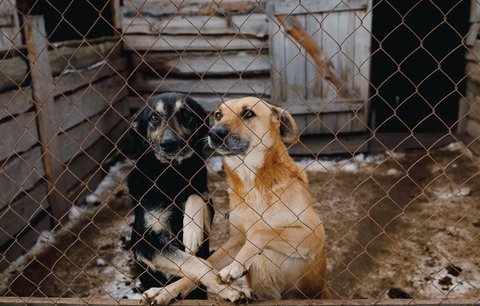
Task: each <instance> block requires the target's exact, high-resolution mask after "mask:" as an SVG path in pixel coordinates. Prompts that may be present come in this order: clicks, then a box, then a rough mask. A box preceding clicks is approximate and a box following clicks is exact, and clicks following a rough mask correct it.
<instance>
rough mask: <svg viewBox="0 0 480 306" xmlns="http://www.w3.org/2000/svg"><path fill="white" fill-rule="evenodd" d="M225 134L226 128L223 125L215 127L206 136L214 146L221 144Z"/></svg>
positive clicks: (226, 132)
mask: <svg viewBox="0 0 480 306" xmlns="http://www.w3.org/2000/svg"><path fill="white" fill-rule="evenodd" d="M227 136H228V129H227V128H225V127H224V126H218V127H215V128H213V129H211V130H210V131H209V132H208V137H210V141H211V142H212V143H213V144H214V145H216V146H218V145H220V144H222V143H223V141H224V139H225V138H226V137H227Z"/></svg>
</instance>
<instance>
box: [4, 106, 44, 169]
mask: <svg viewBox="0 0 480 306" xmlns="http://www.w3.org/2000/svg"><path fill="white" fill-rule="evenodd" d="M0 128H1V130H2V131H8V133H7V132H5V133H2V141H1V142H0V161H1V160H4V159H5V158H7V157H9V156H11V155H14V154H15V153H21V152H25V151H27V150H28V149H30V148H31V147H33V146H34V145H35V144H37V142H38V132H37V125H36V122H35V113H34V112H29V113H25V114H21V115H18V116H17V117H15V118H12V119H10V120H8V121H6V122H3V123H1V124H0Z"/></svg>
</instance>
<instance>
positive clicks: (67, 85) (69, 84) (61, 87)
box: [55, 57, 127, 94]
mask: <svg viewBox="0 0 480 306" xmlns="http://www.w3.org/2000/svg"><path fill="white" fill-rule="evenodd" d="M126 68H127V62H126V59H125V58H123V57H119V58H116V59H113V60H111V61H110V60H108V61H107V62H103V63H102V64H101V65H99V66H95V67H92V68H87V69H80V70H74V71H72V72H70V73H67V74H62V75H60V76H58V77H57V78H56V79H55V88H56V94H61V93H65V92H69V91H74V90H77V89H79V88H81V87H84V86H85V85H88V84H90V83H95V82H96V81H98V80H100V79H102V78H105V77H107V76H111V75H114V74H116V75H121V76H124V75H125V74H124V71H125V70H126Z"/></svg>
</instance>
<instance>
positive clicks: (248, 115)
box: [242, 109, 255, 119]
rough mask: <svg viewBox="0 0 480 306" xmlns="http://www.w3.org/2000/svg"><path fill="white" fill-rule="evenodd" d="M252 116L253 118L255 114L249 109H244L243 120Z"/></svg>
mask: <svg viewBox="0 0 480 306" xmlns="http://www.w3.org/2000/svg"><path fill="white" fill-rule="evenodd" d="M253 116H255V113H254V112H253V111H252V110H251V109H246V110H245V111H244V112H243V116H242V117H243V118H246V119H248V118H252V117H253Z"/></svg>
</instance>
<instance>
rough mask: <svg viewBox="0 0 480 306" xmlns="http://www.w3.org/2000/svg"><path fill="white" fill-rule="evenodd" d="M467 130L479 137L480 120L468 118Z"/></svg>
mask: <svg viewBox="0 0 480 306" xmlns="http://www.w3.org/2000/svg"><path fill="white" fill-rule="evenodd" d="M466 132H467V133H468V135H470V136H472V137H476V138H479V137H480V122H478V121H476V120H468V121H467V127H466Z"/></svg>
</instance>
